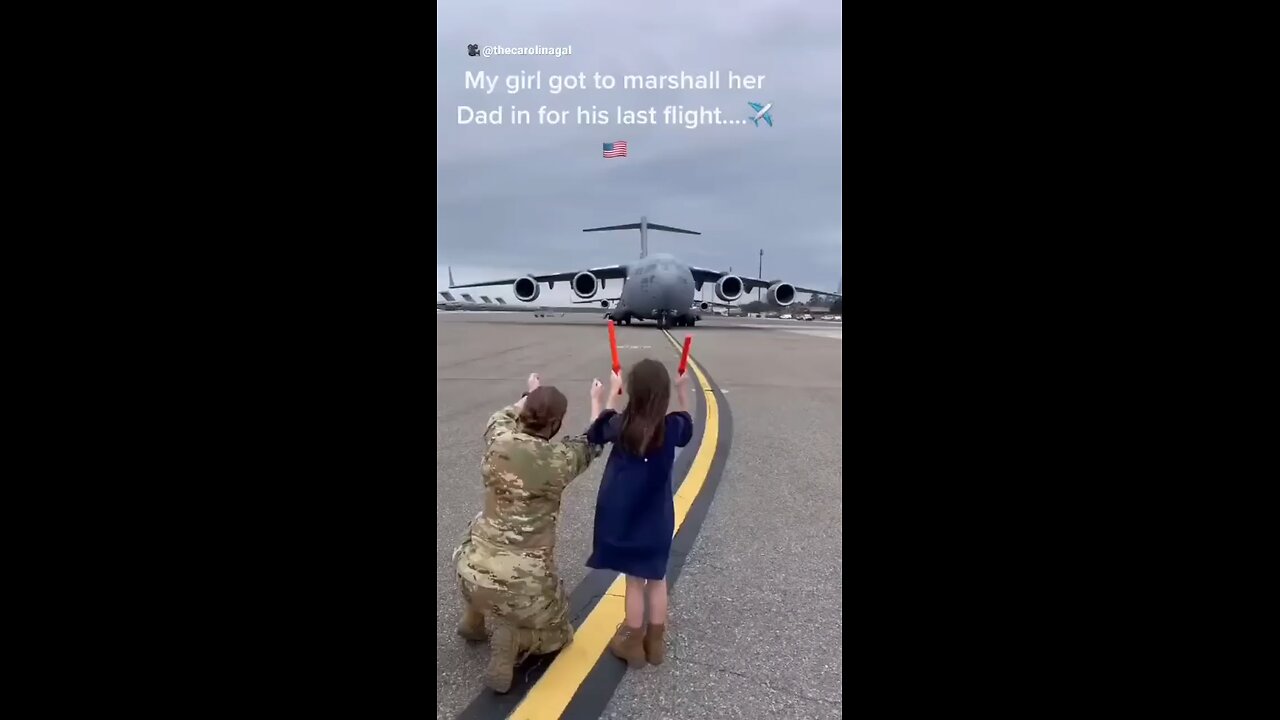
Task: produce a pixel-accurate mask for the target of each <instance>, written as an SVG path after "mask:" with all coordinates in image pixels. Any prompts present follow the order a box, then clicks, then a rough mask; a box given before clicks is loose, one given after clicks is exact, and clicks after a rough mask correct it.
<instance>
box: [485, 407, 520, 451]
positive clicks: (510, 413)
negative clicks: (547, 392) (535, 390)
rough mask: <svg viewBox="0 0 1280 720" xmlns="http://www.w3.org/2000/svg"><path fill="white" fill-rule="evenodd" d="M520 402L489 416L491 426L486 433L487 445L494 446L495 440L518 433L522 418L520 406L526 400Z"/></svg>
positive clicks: (486, 429)
mask: <svg viewBox="0 0 1280 720" xmlns="http://www.w3.org/2000/svg"><path fill="white" fill-rule="evenodd" d="M520 401H521V402H519V403H516V404H515V405H508V406H506V407H504V408H502V409H501V410H499V411H498V412H496V413H494V414H492V415H490V416H489V426H488V427H486V428H485V431H484V441H485V443H486V444H492V443H493V441H494V440H497V439H499V438H501V437H505V436H507V435H510V434H512V433H514V432H515V431H516V427H517V425H518V422H519V417H520V405H521V403H523V401H524V398H520Z"/></svg>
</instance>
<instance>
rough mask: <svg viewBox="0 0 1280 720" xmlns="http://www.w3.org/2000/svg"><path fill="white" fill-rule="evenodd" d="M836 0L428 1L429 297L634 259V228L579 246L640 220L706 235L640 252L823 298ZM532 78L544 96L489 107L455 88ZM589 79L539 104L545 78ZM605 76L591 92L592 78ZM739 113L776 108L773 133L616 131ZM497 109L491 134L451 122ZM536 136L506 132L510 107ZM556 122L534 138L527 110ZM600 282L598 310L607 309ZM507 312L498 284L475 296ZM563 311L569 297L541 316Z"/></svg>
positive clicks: (830, 286)
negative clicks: (432, 176)
mask: <svg viewBox="0 0 1280 720" xmlns="http://www.w3.org/2000/svg"><path fill="white" fill-rule="evenodd" d="M840 16H841V11H840V4H839V3H838V2H836V1H835V0H818V1H816V2H808V3H796V2H791V1H789V0H745V1H743V2H736V3H733V4H724V3H701V2H694V1H692V0H682V1H681V2H671V1H670V0H650V1H649V2H646V3H644V4H643V5H635V6H627V5H617V4H603V3H599V2H588V1H587V0H545V1H544V2H538V3H529V4H521V5H517V4H515V3H510V2H486V1H480V0H475V1H470V2H466V3H461V2H458V3H448V4H447V5H446V4H437V18H438V20H439V24H438V28H439V31H438V32H439V35H438V37H437V51H436V57H437V61H438V63H439V73H440V75H439V85H438V87H439V89H438V91H437V97H436V101H437V103H436V104H437V106H438V113H439V123H438V125H437V128H438V130H437V135H436V146H437V151H438V156H439V161H438V163H437V165H436V180H437V188H438V190H437V196H436V206H437V211H438V212H437V217H438V220H437V224H436V230H437V233H438V235H437V237H438V238H439V239H438V244H437V246H436V289H437V290H442V289H444V288H446V287H447V285H448V280H447V277H446V271H445V267H446V266H448V265H452V266H453V273H454V278H455V280H456V281H457V282H460V283H463V282H480V281H483V280H491V279H500V278H507V277H514V276H516V275H520V274H524V273H528V272H533V273H542V272H559V271H567V270H576V269H580V268H587V267H591V266H598V265H609V264H613V263H622V262H627V261H629V260H632V259H634V258H636V257H638V255H639V249H640V239H639V232H638V231H617V232H608V233H583V232H582V229H583V228H587V227H596V226H600V225H617V224H622V223H629V222H639V219H640V216H641V215H645V216H647V217H648V218H649V220H650V222H656V223H662V224H665V225H674V226H676V227H681V228H687V229H690V230H697V231H700V232H701V233H702V235H701V236H694V235H675V234H671V233H662V232H653V233H650V235H649V251H650V252H668V253H671V254H673V255H675V256H676V257H678V258H680V259H681V260H684V261H685V262H687V263H689V264H691V265H696V266H699V267H706V268H714V269H721V270H727V269H729V267H730V266H732V267H733V269H734V270H735V271H736V272H741V273H743V274H747V275H753V276H754V275H755V274H756V267H757V262H758V253H759V251H760V249H761V248H763V249H764V275H765V277H767V278H781V279H783V280H786V281H788V282H792V283H795V284H797V285H801V286H806V287H812V288H820V289H826V290H835V288H836V283H837V282H839V280H840V276H839V273H840V263H841V260H842V252H841V208H840V193H841V186H840V184H841V173H840V166H841V154H842V142H841V122H842V120H843V118H842V116H841V106H842V101H841V96H840V91H841V87H840V85H841V62H842V59H841V58H842V54H841V38H840ZM470 43H476V44H478V45H481V46H485V45H504V46H532V45H542V46H545V47H556V46H572V50H573V52H572V55H571V56H565V57H559V58H557V57H551V56H534V57H520V56H506V57H502V56H494V57H488V58H485V57H471V56H469V55H468V54H467V45H468V44H470ZM480 70H483V71H485V74H486V75H497V76H506V75H513V74H514V75H519V74H520V73H521V72H522V71H523V72H525V73H527V74H530V75H531V74H533V73H535V72H539V71H541V74H542V82H543V89H542V90H541V91H533V90H525V91H521V92H518V93H516V94H508V93H507V92H506V88H505V85H504V83H503V82H502V81H501V80H500V81H499V83H498V86H497V89H496V90H495V91H494V92H493V94H488V95H486V94H485V93H484V92H483V91H481V90H476V89H467V88H466V84H465V83H466V73H467V71H472V72H478V71H480ZM713 70H719V71H721V72H720V77H721V82H722V89H720V90H718V91H716V90H625V89H623V82H624V81H623V76H625V75H636V74H638V75H651V74H652V75H667V74H679V73H680V72H681V71H684V72H686V73H690V74H705V73H709V72H711V71H713ZM729 71H733V72H734V73H736V74H738V75H764V76H765V77H764V81H763V86H762V89H760V90H740V89H729V88H727V82H728V73H729ZM579 72H582V73H586V76H587V82H588V89H585V90H564V91H563V92H561V93H559V94H551V93H550V91H549V89H548V80H549V76H550V75H567V74H576V73H579ZM596 72H599V73H603V74H610V75H613V76H615V77H616V78H617V87H616V88H615V89H613V90H597V89H594V87H593V85H594V83H593V82H592V75H593V73H596ZM748 101H754V102H759V103H769V102H772V103H774V107H773V109H772V111H771V113H772V115H773V119H774V126H773V127H767V126H766V125H765V123H764V122H763V121H762V122H761V123H760V127H758V128H757V127H753V126H752V125H751V124H750V123H749V122H748V123H745V124H732V125H720V126H716V125H710V126H703V127H698V128H696V129H686V128H685V127H683V126H681V125H664V124H658V125H656V126H655V125H630V126H626V125H618V124H616V122H615V121H616V117H615V114H616V112H617V107H618V106H622V107H623V108H627V109H636V110H642V109H648V108H650V107H653V108H655V110H656V113H657V118H658V121H659V123H661V121H662V113H663V108H664V107H666V106H668V105H683V106H684V107H685V108H686V109H688V108H697V107H699V106H704V107H708V108H711V109H714V108H716V107H719V108H721V117H722V118H724V119H726V120H728V119H734V120H744V119H746V117H747V115H748V113H749V112H750V111H751V108H749V107H748V106H747V102H748ZM460 105H466V106H470V107H471V108H474V109H476V110H492V109H494V108H498V107H502V108H503V124H502V125H479V124H474V123H473V124H466V125H463V124H459V123H458V106H460ZM513 105H514V106H515V107H516V108H517V109H527V110H529V111H530V112H531V114H532V116H533V123H534V124H530V125H515V124H512V118H511V106H513ZM543 105H545V106H547V108H548V109H557V110H568V111H569V121H568V122H567V123H566V124H562V125H555V126H552V125H539V124H537V122H538V109H539V107H541V106H543ZM592 105H594V106H596V108H597V109H601V110H606V111H608V112H609V115H610V122H609V124H607V125H589V124H578V122H577V108H578V107H579V106H582V107H583V108H587V109H590V108H591V106H592ZM614 140H626V141H627V143H628V146H629V156H628V157H626V158H619V159H604V158H603V157H602V145H603V143H605V142H611V141H614ZM615 292H616V291H615V289H614V288H613V287H612V286H610V287H609V288H607V289H606V290H605V291H604V293H602V295H601V297H603V296H609V297H612V296H613V295H614V294H615ZM479 293H483V294H486V295H489V296H490V297H495V296H497V295H502V296H503V297H505V298H507V300H508V301H512V300H513V295H512V293H511V288H510V286H498V287H491V288H479V289H476V290H475V291H474V293H473V294H477V295H478V294H479ZM548 297H549V298H550V300H551V301H552V302H555V303H559V302H565V301H567V300H569V299H570V294H569V292H568V289H567V287H565V286H564V285H557V286H556V288H555V290H554V291H553V292H552V293H550V294H548V292H547V289H546V287H545V286H543V295H542V296H541V297H540V298H539V303H542V302H544V301H545V300H547V299H548Z"/></svg>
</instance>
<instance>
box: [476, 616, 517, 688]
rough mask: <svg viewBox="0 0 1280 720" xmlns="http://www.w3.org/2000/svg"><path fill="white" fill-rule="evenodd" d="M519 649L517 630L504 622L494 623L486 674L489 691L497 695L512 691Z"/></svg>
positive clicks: (485, 680)
mask: <svg viewBox="0 0 1280 720" xmlns="http://www.w3.org/2000/svg"><path fill="white" fill-rule="evenodd" d="M519 649H520V648H519V646H518V644H517V638H516V629H515V628H513V627H511V626H510V625H508V624H507V623H504V622H497V623H494V625H493V635H491V636H489V667H488V669H486V670H485V672H484V684H485V685H487V686H489V689H491V690H493V691H494V692H497V693H504V692H506V691H508V690H510V689H511V674H512V673H513V672H514V671H515V665H516V653H517V651H519Z"/></svg>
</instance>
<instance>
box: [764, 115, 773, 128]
mask: <svg viewBox="0 0 1280 720" xmlns="http://www.w3.org/2000/svg"><path fill="white" fill-rule="evenodd" d="M764 121H765V122H767V123H769V127H773V113H765V114H764Z"/></svg>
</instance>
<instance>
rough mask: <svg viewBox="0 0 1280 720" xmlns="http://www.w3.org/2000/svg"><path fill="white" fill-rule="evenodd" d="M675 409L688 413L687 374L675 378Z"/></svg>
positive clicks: (686, 372)
mask: <svg viewBox="0 0 1280 720" xmlns="http://www.w3.org/2000/svg"><path fill="white" fill-rule="evenodd" d="M676 409H677V410H679V411H680V412H689V372H688V371H687V370H686V371H685V372H684V373H682V374H680V375H677V376H676Z"/></svg>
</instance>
